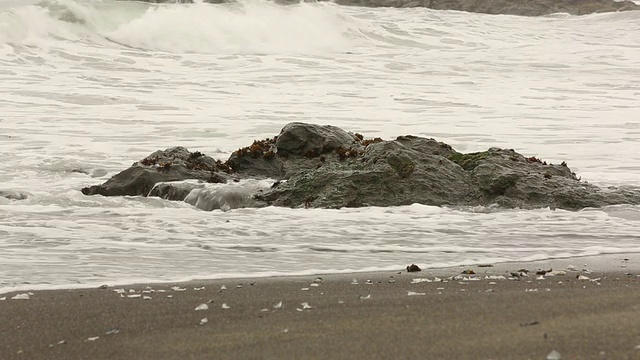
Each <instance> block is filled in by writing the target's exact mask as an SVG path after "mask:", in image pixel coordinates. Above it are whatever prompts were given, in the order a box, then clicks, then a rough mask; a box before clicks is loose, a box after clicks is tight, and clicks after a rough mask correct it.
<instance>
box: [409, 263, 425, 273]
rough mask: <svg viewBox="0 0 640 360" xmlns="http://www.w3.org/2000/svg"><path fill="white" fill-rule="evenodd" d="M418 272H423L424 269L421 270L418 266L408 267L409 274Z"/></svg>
mask: <svg viewBox="0 0 640 360" xmlns="http://www.w3.org/2000/svg"><path fill="white" fill-rule="evenodd" d="M417 271H422V269H420V267H419V266H418V265H416V264H411V265H407V272H417Z"/></svg>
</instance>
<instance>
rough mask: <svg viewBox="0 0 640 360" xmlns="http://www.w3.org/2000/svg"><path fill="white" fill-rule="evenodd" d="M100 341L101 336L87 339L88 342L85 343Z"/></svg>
mask: <svg viewBox="0 0 640 360" xmlns="http://www.w3.org/2000/svg"><path fill="white" fill-rule="evenodd" d="M98 339H100V336H94V337H90V338H87V340H85V341H96V340H98Z"/></svg>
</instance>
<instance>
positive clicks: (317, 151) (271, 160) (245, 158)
mask: <svg viewBox="0 0 640 360" xmlns="http://www.w3.org/2000/svg"><path fill="white" fill-rule="evenodd" d="M357 141H358V139H357V138H356V136H355V135H354V134H350V133H347V132H346V131H344V130H342V129H340V128H338V127H335V126H320V125H314V124H305V123H296V122H294V123H290V124H287V125H285V127H284V128H283V129H282V131H281V132H280V134H279V135H278V136H276V137H274V138H272V139H265V140H261V141H254V142H253V144H252V145H251V146H248V147H245V148H241V149H238V150H237V151H235V152H234V153H233V154H231V157H230V158H229V160H228V161H227V164H228V165H229V167H231V168H232V169H233V170H234V171H237V172H239V173H242V174H243V175H245V176H253V177H269V178H273V179H286V178H289V177H290V176H291V175H293V174H296V173H299V172H300V171H302V170H311V169H315V168H317V167H318V166H321V165H322V164H323V163H324V162H326V161H327V158H328V159H329V160H337V159H338V158H337V156H336V151H337V150H338V149H341V148H342V149H345V150H346V149H350V148H352V147H356V146H358V142H357ZM327 154H329V155H332V156H325V155H327Z"/></svg>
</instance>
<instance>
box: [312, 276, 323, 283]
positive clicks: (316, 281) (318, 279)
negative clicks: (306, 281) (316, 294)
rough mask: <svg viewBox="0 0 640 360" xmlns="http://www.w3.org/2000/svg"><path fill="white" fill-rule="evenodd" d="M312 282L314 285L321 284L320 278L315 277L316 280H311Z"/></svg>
mask: <svg viewBox="0 0 640 360" xmlns="http://www.w3.org/2000/svg"><path fill="white" fill-rule="evenodd" d="M313 282H314V283H316V284H319V283H321V282H322V278H321V277H317V278H315V279H313Z"/></svg>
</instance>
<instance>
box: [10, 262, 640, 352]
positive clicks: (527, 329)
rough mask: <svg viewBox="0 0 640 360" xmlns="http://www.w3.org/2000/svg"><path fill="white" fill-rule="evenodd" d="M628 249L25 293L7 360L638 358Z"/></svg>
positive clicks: (639, 314) (639, 310) (638, 280)
mask: <svg viewBox="0 0 640 360" xmlns="http://www.w3.org/2000/svg"><path fill="white" fill-rule="evenodd" d="M623 258H625V256H624V255H619V256H610V257H598V258H583V259H571V260H558V261H551V262H540V263H520V264H499V265H495V266H493V267H478V266H469V267H465V268H450V269H438V270H429V271H422V272H414V273H407V272H406V271H400V270H399V271H395V272H381V273H355V274H348V275H345V274H341V275H320V276H319V277H320V278H322V279H321V280H320V279H317V278H318V276H300V277H281V278H255V279H225V280H206V281H194V282H190V283H182V284H152V285H148V286H147V285H146V284H142V285H131V286H115V287H108V288H106V289H82V290H53V291H32V292H31V294H29V292H26V291H22V292H18V293H15V292H14V293H8V294H3V295H0V298H2V297H6V300H2V301H0V339H2V340H0V359H347V358H349V359H545V358H546V356H547V355H548V354H549V352H551V351H552V350H556V351H558V352H559V353H560V354H561V355H562V359H640V325H639V324H640V277H639V276H638V275H637V274H638V271H639V270H640V266H639V264H640V259H639V258H638V257H637V256H636V257H635V258H630V259H629V260H626V261H625V260H623ZM570 264H574V265H575V267H576V269H575V270H570V269H569V268H568V266H569V265H570ZM585 265H586V266H585ZM548 267H553V268H554V270H556V271H555V273H556V274H555V276H546V277H543V278H539V276H536V275H535V274H534V272H535V271H536V270H537V269H545V270H549V269H548ZM521 268H526V269H528V270H530V272H529V274H528V275H529V276H522V277H518V279H519V280H510V279H500V278H491V277H492V276H494V277H500V276H504V277H510V275H509V273H510V272H518V270H520V269H521ZM561 268H564V269H565V271H566V274H563V273H562V272H561V271H560V272H558V270H560V269H561ZM583 268H586V269H588V270H591V272H583V271H582V269H583ZM463 269H472V270H474V272H476V275H460V272H461V271H462V270H463ZM451 276H458V277H456V278H449V277H451ZM578 276H583V277H585V278H582V279H578V278H577V277H578ZM435 277H439V278H440V279H442V280H443V281H437V280H438V279H435ZM487 277H490V278H487ZM418 278H421V279H424V278H426V279H428V280H430V281H431V282H420V283H412V282H414V279H418ZM474 278H480V280H472V279H474ZM587 278H588V279H587ZM353 279H356V280H357V284H355V283H354V281H353ZM314 281H315V282H314ZM223 285H224V286H225V287H226V289H225V290H222V289H221V287H222V286H223ZM203 287H204V288H203ZM182 289H184V290H182ZM123 291H124V292H123ZM25 293H26V294H29V299H28V300H12V299H11V298H12V297H14V296H15V295H16V294H25ZM410 294H412V295H410ZM23 296H24V295H23ZM146 297H148V299H146ZM280 302H282V307H281V308H279V306H278V304H279V303H280ZM303 303H306V304H307V305H304V304H303ZM200 304H207V306H208V309H207V310H198V311H196V310H195V308H196V307H197V306H198V305H200ZM223 304H224V306H223ZM223 307H228V308H223ZM307 307H310V308H307ZM204 318H206V319H207V322H206V323H204V324H201V322H202V319H204Z"/></svg>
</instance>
